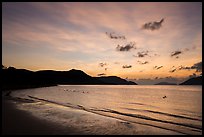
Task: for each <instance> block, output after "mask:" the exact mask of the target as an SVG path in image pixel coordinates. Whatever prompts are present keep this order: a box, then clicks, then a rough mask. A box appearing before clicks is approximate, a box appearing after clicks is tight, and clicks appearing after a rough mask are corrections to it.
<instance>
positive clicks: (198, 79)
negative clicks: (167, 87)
mask: <svg viewBox="0 0 204 137" xmlns="http://www.w3.org/2000/svg"><path fill="white" fill-rule="evenodd" d="M179 85H202V76H199V77H195V78H190V79H188V80H186V81H184V82H182V83H180V84H179Z"/></svg>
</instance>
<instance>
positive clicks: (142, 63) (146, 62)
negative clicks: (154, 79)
mask: <svg viewBox="0 0 204 137" xmlns="http://www.w3.org/2000/svg"><path fill="white" fill-rule="evenodd" d="M137 62H138V63H139V64H141V65H144V64H148V63H149V62H148V61H145V62H141V61H137Z"/></svg>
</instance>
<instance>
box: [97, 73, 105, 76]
mask: <svg viewBox="0 0 204 137" xmlns="http://www.w3.org/2000/svg"><path fill="white" fill-rule="evenodd" d="M105 75H106V74H105V73H100V74H98V76H105Z"/></svg>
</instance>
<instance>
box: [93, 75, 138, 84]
mask: <svg viewBox="0 0 204 137" xmlns="http://www.w3.org/2000/svg"><path fill="white" fill-rule="evenodd" d="M96 79H98V80H100V81H102V82H105V83H109V84H114V85H115V84H116V85H137V84H136V83H135V82H132V81H127V80H125V79H122V78H120V77H117V76H106V77H105V76H104V77H96Z"/></svg>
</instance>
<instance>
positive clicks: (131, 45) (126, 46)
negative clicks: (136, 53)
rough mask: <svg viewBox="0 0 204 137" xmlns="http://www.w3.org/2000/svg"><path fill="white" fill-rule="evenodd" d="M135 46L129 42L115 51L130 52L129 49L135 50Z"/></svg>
mask: <svg viewBox="0 0 204 137" xmlns="http://www.w3.org/2000/svg"><path fill="white" fill-rule="evenodd" d="M135 44H136V43H135V42H130V43H128V44H127V45H125V46H120V45H118V46H117V47H116V50H117V51H130V50H131V49H136V47H135Z"/></svg>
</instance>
